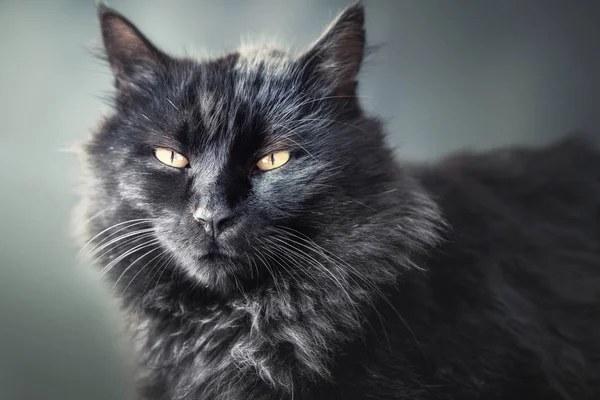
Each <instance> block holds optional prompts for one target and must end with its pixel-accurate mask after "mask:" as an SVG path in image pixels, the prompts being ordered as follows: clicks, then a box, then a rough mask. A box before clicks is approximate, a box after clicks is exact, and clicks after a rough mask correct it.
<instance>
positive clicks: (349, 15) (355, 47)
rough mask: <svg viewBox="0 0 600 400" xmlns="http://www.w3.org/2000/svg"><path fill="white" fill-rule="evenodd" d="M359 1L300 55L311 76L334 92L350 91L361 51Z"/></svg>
mask: <svg viewBox="0 0 600 400" xmlns="http://www.w3.org/2000/svg"><path fill="white" fill-rule="evenodd" d="M364 23H365V13H364V7H363V5H362V2H360V1H359V2H358V3H355V4H354V5H351V6H349V7H347V8H346V9H345V10H344V11H342V12H341V13H340V14H339V15H338V17H337V18H336V19H335V20H334V21H333V22H332V23H331V24H330V25H329V27H328V28H327V29H326V30H325V32H324V33H323V34H322V35H321V37H320V38H319V39H318V40H317V41H316V43H315V44H314V45H313V46H312V47H311V49H310V50H309V51H308V52H307V53H306V54H304V55H303V56H302V59H301V61H302V62H304V63H305V66H306V70H307V72H308V73H309V74H310V76H311V78H315V79H316V80H317V81H318V82H319V83H320V84H321V85H323V84H324V85H326V86H327V87H328V88H329V89H332V90H335V91H340V90H342V91H347V90H351V91H354V86H355V85H356V79H357V75H358V72H359V70H360V66H361V63H362V59H363V55H364V51H365V29H364Z"/></svg>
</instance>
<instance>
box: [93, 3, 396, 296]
mask: <svg viewBox="0 0 600 400" xmlns="http://www.w3.org/2000/svg"><path fill="white" fill-rule="evenodd" d="M101 21H102V28H103V34H104V43H105V47H106V50H107V54H108V59H109V62H110V64H111V67H112V69H113V72H114V74H115V78H116V85H117V97H116V112H115V114H114V115H113V116H112V117H110V118H108V119H107V120H106V122H105V124H104V125H103V128H102V129H101V131H100V132H98V133H97V134H96V135H95V136H94V138H93V140H92V141H91V142H90V143H89V144H88V147H87V152H88V154H89V155H90V158H91V160H92V165H93V168H94V169H95V170H96V171H97V172H99V173H98V175H100V181H101V182H103V183H102V185H104V192H105V193H106V195H107V196H109V197H110V198H111V199H112V201H113V202H115V204H116V203H119V204H122V203H126V204H127V205H128V208H129V209H131V210H132V211H131V213H130V215H127V216H123V219H127V218H129V219H131V218H132V217H139V218H148V219H149V220H150V224H151V226H152V235H153V236H151V239H152V240H154V241H155V243H156V244H158V245H160V246H161V248H164V249H165V250H166V251H167V252H169V253H170V254H171V257H172V258H173V259H174V260H175V261H176V262H177V264H178V265H180V266H181V268H183V269H184V270H185V272H186V273H187V275H188V276H192V277H194V279H197V280H198V281H199V282H201V283H202V284H204V285H213V286H221V287H225V286H226V285H228V284H230V282H229V281H230V280H231V278H232V277H236V279H237V278H239V279H240V280H243V279H245V278H246V277H249V276H250V275H252V274H254V273H258V274H260V266H259V265H260V264H261V260H262V259H263V258H264V257H268V256H269V254H271V255H273V254H274V252H275V250H274V249H276V248H278V247H279V246H281V245H282V244H281V243H278V240H281V239H280V238H278V235H277V232H280V233H281V232H285V231H287V232H288V233H290V234H295V235H309V236H310V235H312V234H313V232H311V230H314V229H316V227H317V226H319V225H320V224H324V223H327V221H329V220H330V219H332V218H333V219H335V218H340V215H339V214H340V206H343V205H344V202H348V204H350V203H349V202H350V201H358V200H359V199H361V198H363V197H364V196H365V186H366V185H368V183H369V180H370V179H372V177H373V176H374V174H375V175H376V173H375V172H373V171H375V170H377V168H381V166H380V165H378V164H379V163H385V162H387V161H385V160H382V157H383V158H386V157H387V154H388V153H387V152H386V151H384V148H383V145H382V141H381V137H380V136H379V134H378V133H373V134H370V133H369V132H366V131H365V130H366V129H368V125H369V124H372V123H373V122H372V121H369V120H367V119H365V118H363V116H362V112H361V110H360V108H359V105H358V102H357V100H356V96H355V92H354V90H355V78H356V74H357V72H358V70H359V67H360V62H361V59H362V55H363V47H364V32H363V26H362V25H363V14H362V9H361V8H360V7H354V8H350V9H348V10H347V11H346V12H345V13H344V14H342V15H341V16H340V17H339V18H338V20H337V21H336V22H335V23H334V24H333V25H332V26H331V27H330V28H329V29H328V31H327V32H326V33H325V34H324V35H323V36H322V38H321V39H320V40H319V41H318V42H317V43H316V44H315V46H314V47H313V48H312V49H310V50H309V51H308V52H307V53H305V54H303V55H301V56H297V57H296V56H289V55H286V54H285V53H282V52H279V51H276V50H274V49H270V48H266V47H262V48H255V49H247V50H243V51H239V52H235V53H232V54H229V55H227V56H224V57H221V58H217V59H213V60H210V61H206V62H196V61H192V60H189V59H174V58H171V57H169V56H167V55H165V54H164V53H162V52H160V51H159V50H158V49H156V48H155V47H154V46H153V45H152V44H151V43H150V42H149V41H148V40H147V39H145V38H144V37H143V36H142V35H141V33H140V32H139V31H137V29H135V27H133V25H131V24H130V23H129V22H128V21H127V20H125V19H124V18H123V17H122V16H120V15H118V14H116V13H114V12H113V11H110V10H107V9H103V10H101ZM372 183H373V188H375V187H376V186H377V183H376V182H372ZM367 192H368V189H367ZM350 199H352V200H350ZM348 209H349V210H351V209H352V207H349V208H348ZM334 214H335V215H334ZM294 232H295V233H294ZM280 236H281V235H280ZM278 245H279V246H278ZM269 252H270V253H269ZM261 253H262V255H261ZM271 258H273V257H271Z"/></svg>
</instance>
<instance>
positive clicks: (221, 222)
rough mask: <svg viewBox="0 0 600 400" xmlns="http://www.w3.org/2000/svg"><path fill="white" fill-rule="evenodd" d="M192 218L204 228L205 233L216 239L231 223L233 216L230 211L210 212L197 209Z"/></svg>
mask: <svg viewBox="0 0 600 400" xmlns="http://www.w3.org/2000/svg"><path fill="white" fill-rule="evenodd" d="M193 217H194V219H195V220H196V221H198V222H199V223H200V224H202V226H203V227H204V230H205V231H206V233H208V234H209V235H211V236H212V237H214V238H216V237H217V236H219V235H220V234H221V233H222V232H223V231H224V230H225V229H227V227H228V226H230V225H231V222H233V219H234V214H233V212H231V211H230V210H217V211H211V210H207V209H205V208H202V207H200V208H198V209H197V210H196V211H194V214H193Z"/></svg>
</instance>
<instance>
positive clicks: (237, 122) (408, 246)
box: [84, 5, 600, 400]
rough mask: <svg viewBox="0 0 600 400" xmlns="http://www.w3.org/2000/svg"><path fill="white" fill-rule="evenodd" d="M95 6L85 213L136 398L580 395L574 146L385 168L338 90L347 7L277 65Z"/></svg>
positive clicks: (356, 45)
mask: <svg viewBox="0 0 600 400" xmlns="http://www.w3.org/2000/svg"><path fill="white" fill-rule="evenodd" d="M101 17H102V23H103V33H104V40H105V46H106V48H107V53H108V56H109V57H108V58H109V61H110V63H111V66H112V68H113V71H114V72H115V75H116V78H117V87H118V93H117V99H116V113H115V114H114V115H112V116H110V117H109V118H107V119H106V121H105V122H104V124H103V126H102V127H101V129H100V130H99V132H98V133H96V134H95V135H94V137H93V138H92V140H91V141H90V142H89V143H87V144H86V152H87V157H88V159H87V165H88V167H89V172H90V176H89V177H88V192H87V195H86V202H85V205H86V207H85V209H84V213H85V214H86V216H87V217H88V218H90V220H89V223H88V226H87V230H88V237H90V238H92V237H93V239H92V240H91V245H92V246H93V247H92V252H93V253H94V254H93V255H94V256H95V257H97V258H98V259H99V261H100V263H101V265H103V266H104V267H105V270H106V272H107V273H108V275H109V276H110V281H111V282H114V283H115V287H116V288H117V294H120V295H121V297H122V299H123V307H124V309H125V310H126V312H127V314H128V315H129V317H130V320H131V329H132V334H133V335H134V337H135V339H136V343H137V344H138V346H139V356H140V361H141V367H140V386H141V389H140V390H141V393H142V394H141V397H142V398H144V399H148V400H158V399H160V400H167V399H169V400H170V399H177V400H191V399H223V400H224V399H232V400H235V399H272V398H273V399H292V398H293V399H303V398H305V399H313V398H321V399H365V398H377V399H416V400H421V399H422V400H432V399H448V400H450V399H465V400H468V399H531V398H535V399H537V398H539V399H557V400H558V399H595V398H599V397H600V289H599V288H600V153H598V151H597V150H594V149H593V146H592V145H591V144H589V143H588V142H586V141H585V140H584V139H580V138H571V139H568V140H565V141H563V142H559V143H556V144H554V145H552V146H550V147H547V148H544V149H540V150H535V151H533V150H522V149H520V150H519V149H513V150H502V151H497V152H492V153H486V154H480V155H471V154H462V155H457V156H454V157H453V158H449V159H446V160H443V161H441V162H439V163H437V164H433V165H428V166H411V165H401V164H399V163H397V162H396V161H395V160H394V157H393V155H392V153H391V152H390V150H389V149H388V148H387V147H386V145H385V144H384V141H383V134H382V130H381V126H380V124H379V123H378V122H377V121H376V120H375V119H372V118H369V117H367V116H365V115H364V114H363V112H362V110H361V109H360V106H359V104H358V102H357V100H356V98H355V97H354V89H355V76H356V73H357V72H358V68H359V66H360V61H361V59H362V52H363V45H364V31H363V28H362V24H363V14H362V8H361V7H360V6H358V5H357V6H353V7H351V8H349V9H348V10H347V11H346V12H345V13H344V14H342V15H341V16H340V17H339V18H338V20H337V21H336V22H335V23H334V24H333V25H332V27H331V28H330V29H329V30H328V31H327V32H326V33H325V35H324V36H323V37H322V38H321V39H320V40H319V41H318V42H317V44H316V45H315V47H313V49H311V50H310V51H309V52H308V53H306V54H305V55H303V56H301V57H299V58H292V57H290V56H287V55H285V54H283V53H280V52H277V51H272V50H269V51H265V50H260V49H259V50H253V51H248V52H242V53H234V54H231V55H229V56H226V57H222V58H219V59H216V60H213V61H209V62H204V63H195V62H193V61H191V60H174V59H171V58H169V57H168V56H166V55H165V54H163V53H162V52H160V51H159V50H157V49H156V48H154V47H153V46H152V45H151V44H150V43H149V42H148V41H147V40H146V39H145V38H143V36H141V34H140V33H139V32H138V31H137V30H136V29H135V28H134V27H133V26H132V25H130V23H128V22H127V21H126V20H124V19H123V18H122V17H121V16H119V15H118V14H116V13H114V12H112V11H110V10H107V9H102V10H101ZM156 148H167V149H175V150H174V151H172V150H169V151H171V152H170V153H169V154H170V155H171V158H170V160H169V159H166V160H165V159H163V160H162V161H160V162H159V160H161V158H160V157H159V155H158V154H157V153H156V150H153V149H156ZM287 149H290V152H287ZM153 151H154V154H156V157H154V156H153ZM282 151H283V153H282ZM180 153H181V154H184V155H185V157H183V156H181V157H183V158H182V159H183V160H184V161H185V163H182V164H181V165H178V164H169V163H174V160H176V155H181V154H180ZM265 154H266V155H269V157H270V158H267V160H271V163H272V164H273V165H275V156H274V155H273V154H278V157H280V156H281V154H284V156H285V157H289V161H288V160H287V159H285V157H284V161H283V162H284V164H282V166H278V168H276V169H273V170H272V171H269V170H267V171H262V172H261V171H257V170H256V168H255V167H252V165H253V163H255V162H256V161H257V160H258V159H260V157H262V156H263V155H265ZM180 160H181V159H180ZM261 160H262V159H261ZM161 163H163V164H167V165H171V166H165V165H162V164H161ZM173 165H175V167H173ZM207 210H209V211H210V212H209V213H208V214H207ZM224 210H225V211H224ZM219 213H221V214H223V213H225V214H223V215H225V216H226V217H222V218H221V217H219V218H220V219H219V220H218V221H217V220H215V221H217V222H219V221H220V222H219V223H216V222H215V223H213V222H211V224H212V225H211V224H208V223H207V221H208V220H209V218H208V217H207V215H208V216H209V217H210V221H213V219H214V218H213V217H214V216H215V215H217V214H219ZM211 246H212V247H211ZM215 249H216V250H215Z"/></svg>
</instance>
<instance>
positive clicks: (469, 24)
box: [0, 0, 600, 400]
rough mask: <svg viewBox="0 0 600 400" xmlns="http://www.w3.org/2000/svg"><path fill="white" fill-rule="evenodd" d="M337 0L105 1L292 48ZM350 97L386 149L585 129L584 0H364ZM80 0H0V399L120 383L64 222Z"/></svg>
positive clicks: (80, 91) (85, 9)
mask: <svg viewBox="0 0 600 400" xmlns="http://www.w3.org/2000/svg"><path fill="white" fill-rule="evenodd" d="M348 3H349V1H341V0H340V1H337V0H331V1H324V0H302V1H300V0H298V1H291V0H287V1H284V0H243V1H242V0H238V1H233V0H168V1H167V0H113V1H110V2H108V4H109V5H110V6H113V7H115V8H116V9H117V10H119V11H121V12H122V13H124V14H125V15H126V16H128V17H129V18H130V19H132V21H134V23H136V24H137V25H138V27H139V28H140V29H141V30H142V31H143V32H145V33H146V34H147V35H148V36H149V37H150V39H151V40H153V41H154V42H155V43H156V44H157V45H158V46H159V47H161V48H163V49H165V50H167V51H169V52H171V53H172V54H175V55H177V54H180V55H183V54H197V55H200V56H205V55H207V54H211V53H215V52H217V53H218V52H222V51H223V50H227V49H233V48H235V47H236V45H237V44H239V43H240V39H243V40H244V41H252V40H261V39H262V38H268V39H269V40H272V38H276V39H277V41H278V42H280V43H282V44H285V45H288V46H292V47H293V48H296V49H302V48H303V47H305V46H307V45H308V44H309V43H310V42H311V41H313V40H314V39H315V38H317V37H318V36H319V34H320V32H321V30H322V29H323V27H324V26H325V25H327V24H328V22H329V21H330V20H331V19H332V18H333V17H334V16H335V15H336V13H337V12H338V11H339V10H340V9H341V8H343V7H344V6H345V5H347V4H348ZM365 4H366V9H367V23H366V24H367V36H368V40H369V42H370V43H371V44H373V45H378V46H380V47H379V50H378V51H377V52H376V53H374V54H373V55H372V56H371V57H370V58H369V59H368V61H367V62H366V64H365V67H364V68H363V71H362V79H361V89H360V93H361V95H362V96H363V103H364V105H365V107H366V108H367V110H368V111H369V112H372V113H376V114H378V115H380V116H381V117H383V119H384V120H385V121H386V123H387V127H388V131H389V135H390V136H389V138H390V142H391V144H392V145H393V146H395V147H396V150H397V153H398V155H399V156H400V157H402V158H405V159H409V160H432V159H434V158H436V157H439V156H441V155H443V154H444V153H446V152H449V151H452V150H456V149H461V148H474V149H486V148H491V147H495V146H500V145H506V144H514V143H521V144H531V145H533V144H540V143H546V142H548V141H551V140H553V139H555V138H557V137H559V136H561V135H564V134H566V133H568V132H572V131H585V132H588V133H590V134H593V135H599V134H600V112H599V111H600V1H597V0H578V1H572V0H502V1H481V0H453V1H443V0H418V1H417V0H388V1H384V0H366V1H365ZM99 43H100V35H99V31H98V23H97V21H96V13H95V4H94V1H93V0H38V1H35V0H30V1H27V0H0V144H1V146H2V151H1V156H0V188H1V190H0V213H1V214H0V217H1V219H0V238H1V241H0V255H1V258H0V398H1V399H12V398H14V399H27V400H30V399H38V398H39V399H61V400H62V399H83V398H85V399H86V400H89V399H96V398H97V399H115V400H116V399H121V398H126V396H127V390H126V387H127V379H126V376H127V374H126V373H125V372H124V371H125V370H126V368H125V367H124V366H123V363H122V361H121V359H120V356H119V355H120V354H121V352H120V347H119V346H120V345H119V343H118V331H119V328H118V323H117V322H118V314H117V312H116V308H115V305H114V302H112V301H111V300H110V296H109V295H108V294H107V293H108V291H107V290H106V288H105V287H104V286H103V285H102V284H100V283H99V282H97V281H96V280H95V278H94V277H93V276H92V274H90V273H89V268H86V267H83V268H75V267H76V265H77V264H78V262H77V261H76V260H75V254H76V252H77V249H76V247H75V245H74V244H73V241H72V240H71V238H70V237H69V218H70V212H71V210H72V208H73V207H74V205H75V204H76V201H77V196H76V193H75V190H74V188H75V183H76V180H77V172H78V166H77V160H76V158H75V157H74V156H73V155H71V154H69V153H67V152H64V151H63V150H64V149H66V148H68V147H70V146H71V145H72V144H73V143H74V142H77V141H81V140H83V139H85V138H86V137H87V136H88V135H89V132H90V129H92V128H93V127H94V125H95V122H96V121H97V120H98V118H99V116H100V115H101V114H102V113H104V112H107V107H106V105H105V104H104V103H103V102H102V100H101V97H102V96H103V95H104V94H106V93H107V92H108V91H109V90H110V88H111V83H112V79H111V77H110V74H109V70H108V68H107V67H106V66H105V65H102V64H101V63H99V62H98V61H97V60H96V59H94V58H93V57H92V56H91V53H90V51H89V49H90V47H92V46H95V45H98V44H99Z"/></svg>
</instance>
